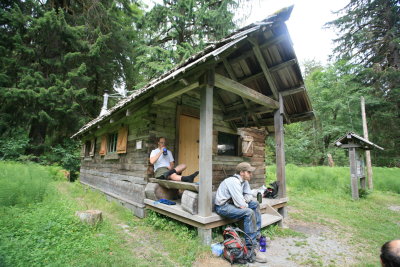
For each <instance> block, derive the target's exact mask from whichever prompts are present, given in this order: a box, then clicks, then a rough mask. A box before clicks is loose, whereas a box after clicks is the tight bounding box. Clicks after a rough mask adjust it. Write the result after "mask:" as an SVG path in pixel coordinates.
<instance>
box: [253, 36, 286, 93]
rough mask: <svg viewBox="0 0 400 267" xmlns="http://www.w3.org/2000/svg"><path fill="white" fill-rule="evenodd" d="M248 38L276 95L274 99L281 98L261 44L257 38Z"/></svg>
mask: <svg viewBox="0 0 400 267" xmlns="http://www.w3.org/2000/svg"><path fill="white" fill-rule="evenodd" d="M248 40H249V42H250V43H251V44H252V45H253V52H254V55H255V56H256V58H257V61H258V63H259V64H260V66H261V69H262V71H263V73H264V76H265V79H267V82H268V84H269V87H270V88H271V91H272V94H273V96H274V99H278V98H279V96H278V88H277V87H276V85H275V81H274V79H273V78H272V75H271V72H270V71H269V70H268V66H267V63H266V62H265V59H264V56H263V55H262V53H261V49H260V46H259V45H258V42H257V40H255V39H250V38H249V39H248Z"/></svg>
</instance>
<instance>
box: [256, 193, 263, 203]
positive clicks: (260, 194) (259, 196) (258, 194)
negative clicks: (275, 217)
mask: <svg viewBox="0 0 400 267" xmlns="http://www.w3.org/2000/svg"><path fill="white" fill-rule="evenodd" d="M257 201H258V203H262V193H261V192H258V193H257Z"/></svg>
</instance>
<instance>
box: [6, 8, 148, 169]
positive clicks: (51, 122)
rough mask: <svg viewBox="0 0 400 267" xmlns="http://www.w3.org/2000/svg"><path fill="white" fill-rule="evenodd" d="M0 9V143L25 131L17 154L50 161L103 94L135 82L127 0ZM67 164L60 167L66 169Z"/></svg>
mask: <svg viewBox="0 0 400 267" xmlns="http://www.w3.org/2000/svg"><path fill="white" fill-rule="evenodd" d="M1 5H2V8H3V9H2V12H1V13H0V19H1V21H2V25H3V26H2V27H1V29H0V36H1V37H2V38H1V41H0V58H1V60H0V61H1V62H2V63H1V64H0V72H1V73H2V76H1V78H0V114H2V115H1V116H0V137H1V139H2V140H11V141H12V137H13V132H14V131H15V130H18V131H19V132H25V133H26V135H25V136H26V137H27V138H29V145H25V143H23V142H21V143H20V144H19V145H20V146H21V148H20V150H22V149H24V150H25V151H23V153H24V154H25V155H29V154H33V155H35V156H37V157H38V156H42V155H43V154H44V153H45V154H46V153H49V152H51V151H52V150H53V151H52V152H53V154H54V155H55V156H56V155H57V154H59V152H60V151H59V150H60V148H57V147H56V146H57V145H61V146H62V149H67V147H69V146H65V145H63V144H62V143H63V140H65V139H67V138H69V137H70V136H71V135H72V134H73V133H75V132H76V131H77V130H78V129H79V127H81V125H82V124H83V123H84V122H86V121H87V120H89V119H93V118H95V117H96V116H97V115H98V110H99V108H100V105H101V94H102V93H103V90H105V89H112V88H113V87H114V85H120V84H121V81H123V82H124V83H125V84H126V85H127V86H129V87H132V86H133V84H134V83H135V77H134V75H135V73H134V66H133V54H132V53H133V48H134V47H135V42H134V40H135V39H136V38H135V36H136V30H135V29H134V27H132V25H133V24H134V22H135V20H137V17H138V16H140V10H139V9H138V7H137V5H136V4H135V3H133V2H131V1H96V2H93V1H84V3H83V2H82V3H77V2H63V4H61V2H60V3H58V2H54V1H48V2H46V4H41V3H39V2H37V1H22V2H15V3H13V4H10V3H2V4H1ZM82 5H83V6H84V7H83V6H82ZM11 141H10V142H11ZM11 143H12V142H11ZM14 143H15V142H14ZM12 145H13V144H2V146H1V148H2V151H3V147H6V148H7V147H11V146H12ZM53 147H56V148H55V149H52V148H53ZM18 148H19V147H18ZM15 153H16V154H20V153H21V152H20V151H18V152H15ZM8 155H10V153H7V156H8ZM12 156H13V158H15V156H14V155H12ZM47 157H48V156H47ZM68 160H69V159H64V162H60V163H61V164H62V165H74V163H72V162H69V163H67V162H65V161H68ZM69 161H71V160H69ZM71 169H73V168H72V167H71Z"/></svg>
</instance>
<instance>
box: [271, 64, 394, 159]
mask: <svg viewBox="0 0 400 267" xmlns="http://www.w3.org/2000/svg"><path fill="white" fill-rule="evenodd" d="M315 64H316V63H315V62H311V63H307V65H306V69H307V73H308V75H307V77H306V80H305V83H306V87H307V91H308V93H309V95H310V99H311V102H312V105H313V108H314V112H315V115H316V119H315V120H314V121H307V122H303V123H297V124H291V125H287V126H285V151H286V157H287V162H288V163H293V164H297V165H327V163H328V162H327V154H331V155H332V157H333V160H334V161H335V164H336V165H338V166H343V165H347V164H348V157H347V151H345V150H343V149H339V148H336V147H335V146H334V143H335V140H336V139H338V138H339V137H341V136H343V135H344V134H345V133H347V132H349V131H353V132H356V133H358V134H359V135H361V136H362V135H363V129H362V121H361V107H360V101H361V96H364V98H365V102H366V111H367V120H368V126H369V139H370V140H371V141H372V142H374V143H376V144H378V145H380V146H384V148H385V150H384V151H381V150H373V151H372V152H371V154H372V162H373V164H376V165H377V166H397V165H398V164H399V162H400V161H399V160H400V154H399V152H398V149H397V148H396V147H398V145H399V144H398V142H399V141H400V139H399V138H398V136H396V134H395V133H396V132H397V131H396V130H394V129H397V127H398V126H397V125H393V124H396V121H397V119H396V115H395V114H396V112H394V110H392V111H389V109H390V108H389V106H390V105H389V106H388V104H387V101H386V100H385V99H384V98H381V97H379V96H377V95H376V91H375V90H374V89H373V88H372V87H370V86H367V85H365V83H363V82H361V81H360V80H359V75H358V73H359V72H361V71H362V70H363V68H362V67H360V66H358V65H354V64H350V63H349V62H347V61H338V62H336V63H334V64H332V65H330V66H327V67H321V66H319V65H318V64H316V65H315ZM273 146H274V144H273V143H272V144H270V145H269V151H274V147H273Z"/></svg>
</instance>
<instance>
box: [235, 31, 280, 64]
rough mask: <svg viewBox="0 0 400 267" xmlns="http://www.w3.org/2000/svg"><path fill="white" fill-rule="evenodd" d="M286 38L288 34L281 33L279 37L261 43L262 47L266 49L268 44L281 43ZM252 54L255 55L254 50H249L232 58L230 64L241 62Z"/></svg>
mask: <svg viewBox="0 0 400 267" xmlns="http://www.w3.org/2000/svg"><path fill="white" fill-rule="evenodd" d="M286 39H287V36H286V35H284V34H283V35H279V36H278V37H273V38H271V39H269V40H267V41H266V42H265V43H263V44H261V46H260V48H261V49H264V48H267V47H268V46H272V45H276V44H277V43H280V42H282V41H284V40H286ZM252 55H253V53H252V51H247V52H246V53H243V54H241V55H240V56H238V57H235V58H233V59H230V60H229V63H230V64H235V63H237V62H239V61H240V60H244V59H246V58H248V57H251V56H252Z"/></svg>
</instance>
